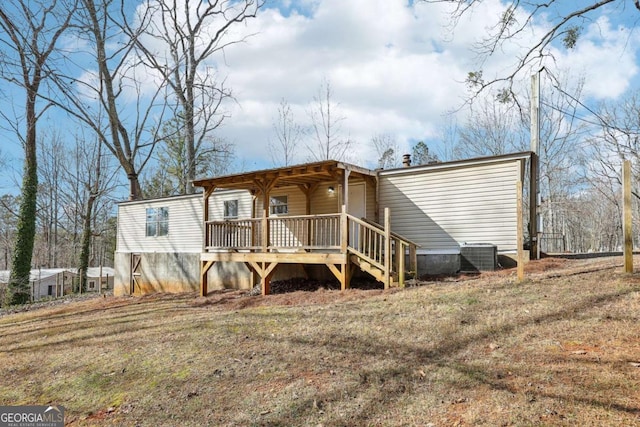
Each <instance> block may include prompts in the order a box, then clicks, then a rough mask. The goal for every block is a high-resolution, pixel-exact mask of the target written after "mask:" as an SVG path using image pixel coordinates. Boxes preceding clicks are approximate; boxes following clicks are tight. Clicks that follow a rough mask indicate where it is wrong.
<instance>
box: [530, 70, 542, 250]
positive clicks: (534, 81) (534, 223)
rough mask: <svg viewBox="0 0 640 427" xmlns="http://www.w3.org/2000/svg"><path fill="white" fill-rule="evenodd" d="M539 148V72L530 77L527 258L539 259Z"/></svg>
mask: <svg viewBox="0 0 640 427" xmlns="http://www.w3.org/2000/svg"><path fill="white" fill-rule="evenodd" d="M539 146H540V71H538V72H537V73H535V74H533V75H532V76H531V165H530V170H529V172H530V174H529V239H530V245H529V258H530V259H539V258H540V241H539V237H540V235H539V230H538V220H539V219H538V201H539V198H538V194H539V192H540V190H539V181H538V180H539V173H538V169H539V161H538V151H539Z"/></svg>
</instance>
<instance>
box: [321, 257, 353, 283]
mask: <svg viewBox="0 0 640 427" xmlns="http://www.w3.org/2000/svg"><path fill="white" fill-rule="evenodd" d="M326 265H327V267H328V268H329V270H330V271H331V272H332V273H333V275H334V276H335V277H336V279H338V281H339V282H340V290H341V291H344V290H346V289H349V288H350V287H351V286H350V282H351V268H350V265H349V258H348V255H347V257H346V262H345V263H344V264H331V263H327V264H326ZM338 266H340V268H338Z"/></svg>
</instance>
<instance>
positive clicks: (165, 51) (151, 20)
mask: <svg viewBox="0 0 640 427" xmlns="http://www.w3.org/2000/svg"><path fill="white" fill-rule="evenodd" d="M263 4H264V1H263V0H240V1H230V0H211V1H206V2H202V1H200V0H152V1H149V2H147V3H146V5H147V6H148V9H147V10H145V11H144V17H143V18H141V19H143V20H145V21H147V24H146V25H144V26H142V27H136V28H131V27H128V30H127V32H128V33H129V35H130V37H131V38H132V39H133V40H134V41H135V46H136V48H137V50H138V52H139V53H140V56H141V58H142V61H143V62H144V64H145V65H146V66H147V67H149V68H150V69H151V70H153V71H154V72H156V73H158V74H159V75H160V77H161V79H162V81H163V84H166V85H167V87H168V90H169V93H170V94H171V95H170V96H171V98H172V100H173V102H174V108H175V110H174V116H176V115H178V112H179V114H180V116H181V117H182V118H183V120H182V123H183V124H184V130H183V132H182V133H183V134H184V138H185V146H186V154H187V157H186V165H185V166H186V168H187V169H186V171H187V173H186V175H187V178H188V180H187V187H186V192H187V193H192V192H193V191H194V188H193V185H192V183H191V181H192V180H193V179H195V178H196V170H197V161H198V153H199V152H200V150H202V149H204V145H205V144H206V140H207V137H210V133H211V131H213V130H215V129H216V128H217V127H218V126H220V124H221V123H222V121H223V120H224V119H225V118H226V113H225V112H224V111H223V109H222V104H223V102H224V101H225V100H226V99H228V98H231V96H232V94H231V91H230V89H228V88H227V87H226V86H225V82H224V79H221V78H220V76H219V75H218V73H217V69H216V66H215V61H213V57H214V55H215V54H217V53H221V52H223V51H224V50H225V49H227V48H229V47H230V46H231V45H233V44H236V43H239V42H242V41H243V40H244V39H242V38H240V39H238V38H236V36H234V35H233V34H232V30H233V28H234V27H235V26H237V25H238V24H241V23H243V22H245V21H246V20H248V19H250V18H254V17H255V16H256V14H257V12H258V10H259V9H260V7H262V5H263ZM138 16H139V19H140V16H141V15H140V14H139V15H138ZM137 28H141V29H142V31H141V32H140V33H138V30H137Z"/></svg>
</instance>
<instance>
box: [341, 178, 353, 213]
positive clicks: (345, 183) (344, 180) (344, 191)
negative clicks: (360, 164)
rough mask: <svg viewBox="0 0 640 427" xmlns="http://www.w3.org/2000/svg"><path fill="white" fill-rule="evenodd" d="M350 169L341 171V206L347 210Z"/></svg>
mask: <svg viewBox="0 0 640 427" xmlns="http://www.w3.org/2000/svg"><path fill="white" fill-rule="evenodd" d="M350 174H351V171H350V170H348V169H344V170H343V171H342V207H343V209H346V212H348V211H349V175H350Z"/></svg>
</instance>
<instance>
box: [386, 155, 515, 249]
mask: <svg viewBox="0 0 640 427" xmlns="http://www.w3.org/2000/svg"><path fill="white" fill-rule="evenodd" d="M519 176H520V160H510V161H505V162H495V163H484V164H482V163H480V164H472V165H462V166H457V167H452V168H444V169H437V168H434V169H431V170H429V169H422V170H420V171H412V170H411V169H408V170H407V172H406V173H404V172H401V171H400V172H398V171H396V172H395V173H389V174H385V173H381V174H380V211H381V212H380V218H381V221H382V218H383V212H382V211H383V208H384V207H385V206H388V207H389V208H390V211H391V226H392V229H393V231H395V232H396V233H399V234H401V235H404V236H406V237H407V238H409V239H411V240H413V241H415V242H416V243H418V244H420V246H421V247H420V248H419V250H421V251H427V252H447V253H451V252H454V251H458V250H459V247H460V245H461V244H464V243H492V244H495V245H497V246H498V250H499V251H515V249H516V229H517V213H516V203H517V199H516V182H517V180H518V179H519Z"/></svg>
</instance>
